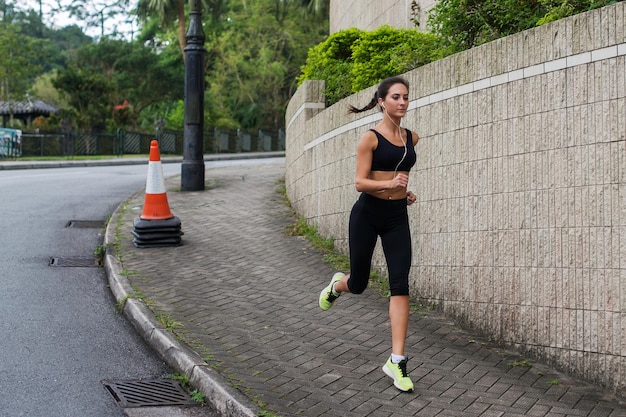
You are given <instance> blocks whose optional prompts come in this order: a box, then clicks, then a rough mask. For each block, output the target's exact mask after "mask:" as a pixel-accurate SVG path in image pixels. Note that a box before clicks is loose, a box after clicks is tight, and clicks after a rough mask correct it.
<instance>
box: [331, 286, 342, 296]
mask: <svg viewBox="0 0 626 417" xmlns="http://www.w3.org/2000/svg"><path fill="white" fill-rule="evenodd" d="M335 284H336V283H334V284H333V286H332V288H331V291H332V292H333V295H334V296H335V297H339V296H340V295H341V293H340V292H337V291H335Z"/></svg>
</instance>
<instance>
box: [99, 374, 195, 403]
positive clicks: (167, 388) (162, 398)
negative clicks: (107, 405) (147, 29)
mask: <svg viewBox="0 0 626 417" xmlns="http://www.w3.org/2000/svg"><path fill="white" fill-rule="evenodd" d="M102 383H103V384H104V386H105V387H106V389H107V390H108V391H109V392H110V393H111V395H113V397H114V398H115V401H117V403H118V404H119V405H120V407H122V408H131V407H155V406H173V405H199V404H198V403H197V402H195V401H194V400H192V399H191V397H190V396H189V394H188V393H187V391H185V389H184V388H183V387H182V385H180V383H179V382H176V381H172V380H167V379H153V380H148V379H143V380H121V381H120V380H118V381H107V380H105V381H102Z"/></svg>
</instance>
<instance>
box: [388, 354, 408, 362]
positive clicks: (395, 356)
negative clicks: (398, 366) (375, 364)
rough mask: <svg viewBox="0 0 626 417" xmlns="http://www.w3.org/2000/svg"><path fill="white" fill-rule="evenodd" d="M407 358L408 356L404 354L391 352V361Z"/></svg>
mask: <svg viewBox="0 0 626 417" xmlns="http://www.w3.org/2000/svg"><path fill="white" fill-rule="evenodd" d="M405 359H406V356H404V355H394V354H393V353H392V354H391V363H400V362H401V361H403V360H405Z"/></svg>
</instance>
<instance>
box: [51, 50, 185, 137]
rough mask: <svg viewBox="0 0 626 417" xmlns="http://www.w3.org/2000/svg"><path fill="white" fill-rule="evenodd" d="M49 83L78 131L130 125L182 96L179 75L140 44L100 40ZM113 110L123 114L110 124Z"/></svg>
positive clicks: (172, 64)
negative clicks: (62, 95)
mask: <svg viewBox="0 0 626 417" xmlns="http://www.w3.org/2000/svg"><path fill="white" fill-rule="evenodd" d="M54 85H55V87H56V88H58V89H61V90H62V91H64V92H65V93H66V94H67V95H68V97H69V99H68V101H69V103H70V105H71V107H72V108H73V110H74V116H75V117H76V120H77V121H79V122H80V123H79V124H80V125H81V126H80V127H83V128H87V127H93V128H96V129H104V128H106V127H107V126H109V127H120V126H119V125H117V126H116V122H117V123H124V124H126V125H127V126H126V127H135V126H136V122H137V120H138V119H139V117H140V114H141V112H142V111H144V110H145V109H147V108H148V107H150V106H151V105H154V104H156V103H162V102H173V101H176V100H178V99H180V98H181V97H182V95H183V86H184V80H183V72H182V71H181V70H180V67H179V65H178V62H177V61H172V60H167V59H165V57H163V56H161V55H159V54H157V53H156V52H155V51H154V50H152V49H151V48H148V47H146V46H144V45H143V44H141V43H139V42H126V41H122V40H114V39H108V38H104V39H101V40H100V42H98V43H96V44H92V45H88V46H86V47H83V48H81V49H80V50H78V51H77V54H76V56H75V57H74V58H73V59H72V60H71V61H70V63H69V65H68V68H67V69H66V70H61V71H59V74H58V76H57V78H56V79H55V82H54ZM115 106H123V107H124V112H125V116H124V118H122V119H116V120H114V118H113V115H114V108H115Z"/></svg>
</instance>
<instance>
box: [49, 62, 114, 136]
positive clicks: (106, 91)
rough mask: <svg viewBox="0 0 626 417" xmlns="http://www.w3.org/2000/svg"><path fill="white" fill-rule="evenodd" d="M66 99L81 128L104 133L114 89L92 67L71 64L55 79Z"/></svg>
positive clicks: (77, 124) (100, 73)
mask: <svg viewBox="0 0 626 417" xmlns="http://www.w3.org/2000/svg"><path fill="white" fill-rule="evenodd" d="M52 83H53V85H54V87H55V88H56V89H57V90H60V91H62V92H64V93H65V94H66V95H67V96H66V97H67V100H68V103H69V105H70V107H71V108H70V109H69V110H68V112H69V114H70V116H71V118H72V119H73V120H74V123H75V125H76V127H78V128H79V129H93V130H104V129H105V128H106V125H107V119H109V117H110V115H111V111H112V102H113V99H112V95H113V90H114V86H113V85H112V84H111V82H110V81H109V80H108V79H107V77H106V76H105V74H103V73H102V72H98V71H96V70H95V69H93V68H87V67H82V68H81V67H77V66H74V65H70V66H69V67H68V68H67V69H65V70H64V71H61V72H59V74H58V75H57V77H56V78H55V79H54V80H53V82H52Z"/></svg>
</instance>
